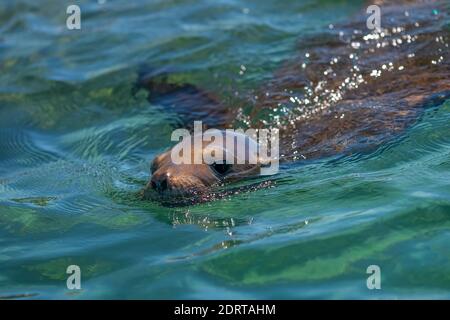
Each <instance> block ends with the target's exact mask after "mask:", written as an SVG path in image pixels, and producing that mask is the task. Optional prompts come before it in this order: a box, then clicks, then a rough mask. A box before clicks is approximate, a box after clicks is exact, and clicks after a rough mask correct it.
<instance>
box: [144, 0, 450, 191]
mask: <svg viewBox="0 0 450 320" xmlns="http://www.w3.org/2000/svg"><path fill="white" fill-rule="evenodd" d="M378 4H379V5H380V6H382V28H381V30H373V31H371V30H368V29H367V27H366V19H367V15H366V14H365V12H364V13H362V14H361V15H359V16H357V17H356V18H355V19H354V21H352V22H351V23H348V24H343V25H340V26H333V28H332V29H331V30H330V31H329V32H327V33H325V34H324V35H321V36H317V35H316V36H315V37H314V38H311V39H308V38H304V39H302V42H301V45H300V48H299V51H300V52H299V54H298V55H297V56H296V57H295V58H293V59H292V60H290V61H287V62H286V63H285V64H284V65H283V66H282V67H281V68H280V69H279V70H278V71H276V72H275V73H274V76H273V79H272V80H270V81H269V82H268V83H266V84H264V85H263V86H262V87H261V89H259V90H257V91H255V92H251V93H249V94H248V95H247V97H246V98H247V99H243V101H244V100H245V101H246V102H243V103H241V104H239V105H238V107H237V108H232V107H230V106H227V105H226V104H225V103H223V102H220V101H219V99H218V98H217V96H215V95H214V94H212V93H210V92H206V91H204V90H202V89H200V88H198V87H196V86H194V85H192V84H186V83H176V82H171V81H170V73H168V72H160V71H157V70H156V71H152V72H144V73H142V74H141V75H140V76H139V79H138V86H139V87H143V88H145V89H147V90H148V91H149V97H148V99H149V101H150V102H151V103H152V104H155V105H160V106H164V107H166V108H168V109H171V110H172V111H174V112H175V113H176V114H177V115H178V120H179V121H178V122H177V123H176V125H177V126H182V127H186V128H191V127H192V124H193V121H194V120H202V121H203V122H204V123H205V127H212V128H219V129H225V128H229V127H250V128H278V129H279V130H280V161H301V160H302V159H315V158H320V157H328V156H333V155H348V154H352V153H355V152H361V151H367V150H373V149H374V148H376V147H378V146H380V145H381V144H383V143H385V142H386V141H388V140H389V139H391V138H393V137H395V136H398V135H399V134H400V133H402V132H404V131H405V129H406V128H408V127H409V126H410V125H411V124H413V123H414V122H415V121H417V120H418V119H419V118H420V115H421V114H422V112H423V110H424V108H425V107H427V106H429V105H434V106H435V105H438V104H439V103H441V102H443V101H445V100H446V99H447V98H449V97H450V80H449V79H450V60H449V29H448V21H449V20H448V19H449V5H448V4H447V3H445V2H441V1H427V2H420V1H419V2H414V1H403V2H400V1H399V2H397V1H395V2H393V3H390V2H386V1H385V2H383V3H382V2H381V1H379V2H378ZM446 23H447V25H446ZM152 168H153V171H152V172H153V176H152V178H151V180H150V182H149V184H148V185H147V187H146V188H145V191H144V192H143V194H144V195H145V196H146V197H148V195H149V194H153V193H155V192H154V191H157V192H156V193H157V194H159V196H162V197H164V196H167V195H170V192H169V190H170V189H171V188H172V189H175V190H177V192H179V193H180V192H181V191H182V192H181V193H182V194H184V195H187V196H188V197H189V195H190V194H192V190H194V189H196V187H198V188H197V189H196V190H197V191H195V193H203V192H209V191H210V189H211V188H210V187H211V186H213V185H216V184H218V182H222V180H221V179H219V180H217V179H216V178H217V177H216V176H214V174H213V173H212V171H211V167H210V166H208V165H206V164H203V165H183V166H179V167H178V168H175V166H174V165H173V164H171V162H170V157H168V153H164V154H163V155H161V156H158V157H157V158H156V159H155V161H154V162H153V164H152ZM232 168H233V169H234V167H232ZM212 170H214V169H213V168H212ZM236 170H239V169H238V168H237V167H236ZM168 173H170V179H169V180H167V179H166V180H165V182H162V181H161V177H164V176H165V175H167V174H168ZM181 177H183V178H182V179H181ZM240 177H245V175H241V176H240ZM152 181H153V182H154V183H152ZM181 181H183V182H181ZM187 181H189V182H187ZM161 185H163V186H165V188H162V187H161ZM158 186H159V187H158ZM185 186H186V187H185ZM188 190H189V192H188ZM152 192H153V193H152Z"/></svg>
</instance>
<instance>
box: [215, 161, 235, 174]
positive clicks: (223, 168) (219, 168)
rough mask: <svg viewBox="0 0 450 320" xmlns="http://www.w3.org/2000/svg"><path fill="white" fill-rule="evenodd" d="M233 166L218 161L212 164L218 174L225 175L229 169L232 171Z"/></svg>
mask: <svg viewBox="0 0 450 320" xmlns="http://www.w3.org/2000/svg"><path fill="white" fill-rule="evenodd" d="M231 167H232V165H231V164H226V163H217V162H214V163H213V164H212V165H211V168H212V169H213V170H214V171H215V172H217V173H218V174H220V175H225V174H227V173H228V171H230V169H231Z"/></svg>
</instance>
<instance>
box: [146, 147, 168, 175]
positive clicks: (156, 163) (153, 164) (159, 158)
mask: <svg viewBox="0 0 450 320" xmlns="http://www.w3.org/2000/svg"><path fill="white" fill-rule="evenodd" d="M168 153H169V151H166V152H163V153H161V154H160V155H157V156H156V157H155V158H154V159H153V160H152V161H151V162H150V171H151V172H152V173H154V172H155V171H156V170H157V169H158V168H159V166H160V165H161V161H162V160H163V159H164V158H165V157H166V156H167V154H168Z"/></svg>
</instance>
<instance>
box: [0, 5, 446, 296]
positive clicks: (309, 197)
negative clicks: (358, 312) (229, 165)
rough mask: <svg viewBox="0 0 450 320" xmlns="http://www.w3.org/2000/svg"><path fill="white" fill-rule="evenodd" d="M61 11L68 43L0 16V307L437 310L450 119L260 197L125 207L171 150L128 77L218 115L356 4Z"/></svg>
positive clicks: (302, 174) (287, 169) (9, 13)
mask: <svg viewBox="0 0 450 320" xmlns="http://www.w3.org/2000/svg"><path fill="white" fill-rule="evenodd" d="M77 3H79V4H80V7H81V12H82V29H81V30H73V31H69V30H67V29H66V25H65V20H66V17H67V15H66V7H67V5H69V4H71V3H70V2H64V1H63V2H60V4H55V2H54V1H40V2H39V4H37V3H36V2H35V1H30V0H28V1H17V2H16V1H15V2H6V1H4V2H2V3H1V4H0V21H2V23H1V26H0V68H1V70H2V72H1V73H0V296H3V297H8V296H9V297H14V296H16V297H21V296H27V297H33V298H63V299H66V298H68V299H73V298H84V299H90V298H154V299H157V298H176V299H196V298H249V299H253V298H369V299H370V298H450V255H449V252H450V251H449V247H448V243H449V241H450V136H449V134H448V133H449V129H450V101H447V102H445V103H444V104H442V105H436V106H433V107H431V108H429V109H427V110H426V112H425V114H424V115H423V116H422V117H421V119H420V121H418V122H417V123H415V124H414V125H413V126H412V127H410V128H409V129H408V130H407V131H406V132H404V133H403V134H401V135H400V136H399V137H397V138H396V139H395V140H393V141H389V142H387V143H386V144H384V145H383V146H382V147H381V148H379V149H378V150H376V151H374V152H371V153H368V154H363V155H355V156H350V157H344V158H340V159H321V160H318V161H314V162H310V163H307V164H301V165H299V164H285V165H283V166H282V168H281V171H280V173H279V175H278V176H277V179H276V184H275V185H274V187H273V188H267V189H261V190H257V191H254V192H248V193H241V194H237V195H233V196H230V197H227V198H226V199H222V200H219V201H215V202H210V203H204V204H199V205H195V206H190V207H177V208H168V207H165V206H162V205H160V204H158V203H156V202H151V201H147V202H144V201H141V200H139V199H138V198H137V196H136V193H137V192H138V191H139V190H140V189H141V188H142V187H143V186H144V185H145V183H146V181H147V180H148V177H149V163H150V161H151V159H152V158H153V157H154V156H155V155H157V154H158V153H160V152H161V151H163V150H165V149H166V148H167V147H168V146H170V145H171V143H170V134H171V132H172V127H171V117H172V115H170V114H165V113H162V112H161V111H160V109H158V108H157V107H156V106H152V105H150V104H149V103H148V101H147V100H146V94H145V92H143V91H140V92H138V93H137V94H136V95H133V94H132V92H133V85H134V82H135V81H136V77H137V72H138V70H139V68H140V66H142V64H144V63H145V64H147V65H157V66H162V65H170V66H171V67H173V68H175V69H176V70H177V71H178V74H179V75H180V77H184V78H185V79H187V80H189V81H191V82H194V83H196V84H199V85H202V86H203V87H206V88H208V89H210V90H213V91H215V92H218V93H219V94H220V95H222V96H223V99H225V100H226V99H231V96H232V94H231V92H233V90H234V89H235V88H239V90H241V91H245V90H251V89H254V88H256V87H257V86H258V85H259V84H260V83H263V82H264V80H266V79H269V78H270V77H271V74H272V72H273V70H274V69H276V68H277V67H278V66H279V65H280V64H281V63H282V62H283V61H284V60H286V59H288V58H289V57H291V56H292V55H293V53H295V52H296V51H295V48H296V45H297V44H298V43H297V41H298V39H299V38H300V37H301V36H305V35H314V34H315V33H318V32H323V31H324V30H326V29H327V28H328V26H329V24H339V23H340V22H342V21H345V20H346V19H348V17H350V16H351V15H352V14H354V13H355V12H356V11H358V10H360V9H361V8H363V1H352V2H347V1H332V0H330V1H320V2H318V1H307V0H303V1H293V0H292V1H283V2H282V3H283V4H282V5H281V4H280V2H279V1H275V0H273V1H264V2H260V1H250V2H248V1H241V0H235V1H166V0H164V1H150V2H148V3H144V2H142V3H141V2H132V1H123V2H119V1H106V2H100V3H98V2H95V1H80V2H77ZM241 65H245V67H246V72H245V73H244V74H239V71H240V70H241V68H240V66H241ZM211 79H214V81H211ZM71 264H76V265H79V266H80V268H81V270H82V280H81V281H82V290H80V291H71V290H68V289H67V287H66V279H67V276H68V275H67V274H66V268H67V266H69V265H71ZM372 264H375V265H378V266H380V268H381V275H382V278H381V286H382V289H381V290H368V289H367V287H366V280H367V277H368V274H367V273H366V268H367V267H368V266H369V265H372Z"/></svg>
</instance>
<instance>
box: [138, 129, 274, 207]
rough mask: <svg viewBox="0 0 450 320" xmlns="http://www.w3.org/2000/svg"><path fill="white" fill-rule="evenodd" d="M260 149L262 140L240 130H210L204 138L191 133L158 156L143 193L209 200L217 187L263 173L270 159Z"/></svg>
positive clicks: (170, 198)
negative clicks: (262, 154) (257, 140)
mask: <svg viewBox="0 0 450 320" xmlns="http://www.w3.org/2000/svg"><path fill="white" fill-rule="evenodd" d="M208 132H209V133H208ZM196 139H197V140H196ZM231 143H233V144H231ZM258 151H259V145H258V143H257V142H256V141H255V140H254V139H252V138H251V137H249V136H247V135H245V134H243V133H239V132H234V131H228V130H227V131H220V130H215V131H212V132H211V131H210V130H207V131H206V132H205V133H204V134H203V135H202V136H201V137H199V136H198V135H194V136H192V137H191V136H189V137H187V138H184V139H183V140H182V141H181V142H179V143H178V144H176V145H175V146H174V147H173V148H172V149H170V150H168V151H166V152H164V153H162V154H160V155H158V156H156V157H155V159H154V160H153V161H152V163H151V173H152V175H151V178H150V181H149V182H148V184H147V185H146V187H145V188H144V190H143V196H144V198H145V199H156V200H162V201H165V202H167V201H170V202H176V201H177V200H180V199H183V200H186V199H188V200H192V201H191V202H197V201H198V200H199V199H200V200H205V199H206V200H207V198H208V197H209V196H210V195H211V192H212V191H214V189H215V188H214V187H217V186H220V185H223V184H224V183H227V182H231V181H239V180H242V179H245V178H248V177H255V176H258V175H260V174H261V168H262V167H264V166H266V165H267V163H268V158H267V157H261V156H258ZM179 157H182V158H183V159H184V161H181V163H180V159H179ZM196 159H197V161H196Z"/></svg>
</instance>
